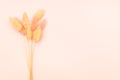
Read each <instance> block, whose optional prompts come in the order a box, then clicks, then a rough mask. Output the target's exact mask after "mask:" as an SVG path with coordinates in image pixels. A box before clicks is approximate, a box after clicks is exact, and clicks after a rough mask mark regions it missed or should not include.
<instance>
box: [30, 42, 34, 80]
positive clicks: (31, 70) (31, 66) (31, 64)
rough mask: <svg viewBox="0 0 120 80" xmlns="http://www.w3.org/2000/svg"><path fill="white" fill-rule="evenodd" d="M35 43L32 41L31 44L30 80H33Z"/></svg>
mask: <svg viewBox="0 0 120 80" xmlns="http://www.w3.org/2000/svg"><path fill="white" fill-rule="evenodd" d="M33 54H34V51H33V41H31V44H30V63H29V69H30V80H33Z"/></svg>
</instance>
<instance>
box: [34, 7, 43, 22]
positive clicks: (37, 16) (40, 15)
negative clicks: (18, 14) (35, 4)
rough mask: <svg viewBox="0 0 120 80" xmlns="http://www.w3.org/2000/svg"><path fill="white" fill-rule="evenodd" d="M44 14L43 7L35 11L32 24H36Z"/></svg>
mask: <svg viewBox="0 0 120 80" xmlns="http://www.w3.org/2000/svg"><path fill="white" fill-rule="evenodd" d="M44 14H45V10H44V9H40V10H38V11H37V12H36V13H35V16H34V17H33V19H32V24H36V23H37V22H38V21H39V20H40V19H41V18H42V17H43V16H44Z"/></svg>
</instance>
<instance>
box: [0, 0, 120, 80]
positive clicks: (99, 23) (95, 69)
mask: <svg viewBox="0 0 120 80" xmlns="http://www.w3.org/2000/svg"><path fill="white" fill-rule="evenodd" d="M40 8H45V10H46V16H45V17H46V18H47V20H48V25H47V28H46V30H45V36H44V39H43V41H42V42H41V43H39V44H38V45H37V46H36V50H35V56H34V74H35V75H34V78H35V79H34V80H120V1H119V0H0V37H1V38H0V80H28V72H27V66H26V62H25V60H26V59H25V49H24V40H23V37H22V36H21V35H20V34H18V33H17V32H16V31H14V29H12V27H11V25H10V23H9V17H10V16H16V17H19V18H21V15H22V13H23V12H24V11H26V12H28V15H29V16H30V17H32V16H33V14H34V13H35V12H36V11H37V10H38V9H40Z"/></svg>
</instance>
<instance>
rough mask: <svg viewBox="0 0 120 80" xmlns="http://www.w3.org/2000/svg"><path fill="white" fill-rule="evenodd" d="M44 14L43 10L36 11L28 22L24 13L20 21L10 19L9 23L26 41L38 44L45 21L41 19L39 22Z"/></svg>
mask: <svg viewBox="0 0 120 80" xmlns="http://www.w3.org/2000/svg"><path fill="white" fill-rule="evenodd" d="M44 14H45V11H44V9H41V10H38V11H37V12H36V13H35V15H34V16H33V18H32V21H31V22H30V21H29V18H28V15H27V13H26V12H24V13H23V16H22V20H21V21H20V20H18V19H17V18H10V22H11V24H12V25H13V27H14V28H15V29H16V30H17V31H19V32H20V33H21V34H23V35H24V36H26V37H27V39H28V40H33V41H34V42H38V41H39V40H40V38H41V35H42V32H43V29H44V27H45V26H46V20H45V19H43V20H42V21H41V19H42V18H43V16H44Z"/></svg>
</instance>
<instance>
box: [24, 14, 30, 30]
mask: <svg viewBox="0 0 120 80" xmlns="http://www.w3.org/2000/svg"><path fill="white" fill-rule="evenodd" d="M23 25H24V27H25V29H27V28H30V23H29V19H28V16H27V13H26V12H24V13H23Z"/></svg>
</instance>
